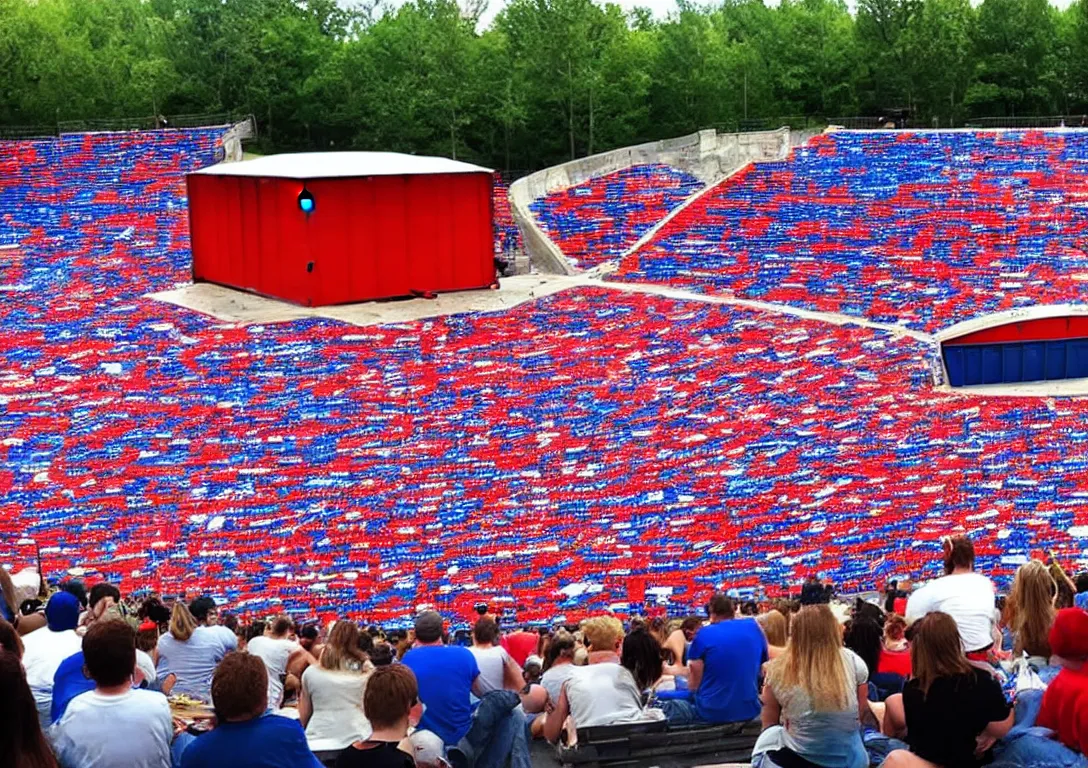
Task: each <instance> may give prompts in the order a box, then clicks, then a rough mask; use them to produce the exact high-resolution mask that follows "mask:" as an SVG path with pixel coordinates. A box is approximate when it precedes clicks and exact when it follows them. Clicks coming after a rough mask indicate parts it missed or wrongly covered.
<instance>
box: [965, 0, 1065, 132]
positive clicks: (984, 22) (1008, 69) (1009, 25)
mask: <svg viewBox="0 0 1088 768" xmlns="http://www.w3.org/2000/svg"><path fill="white" fill-rule="evenodd" d="M1056 18H1057V11H1056V10H1055V9H1054V8H1053V7H1052V6H1051V5H1050V4H1049V3H1048V2H1047V0H984V2H983V3H982V5H981V6H980V7H979V10H978V23H977V24H976V26H975V30H974V31H975V34H974V40H975V51H976V53H977V56H978V64H977V67H976V82H975V83H973V84H972V85H971V87H970V88H969V89H968V91H967V96H966V98H965V103H966V104H967V106H968V107H969V108H970V109H971V110H972V111H973V113H974V114H991V115H993V114H997V115H1008V116H1017V115H1031V114H1052V113H1053V112H1054V110H1055V109H1056V107H1057V104H1058V102H1059V100H1060V97H1061V92H1062V85H1061V82H1060V79H1059V74H1058V35H1057V25H1056Z"/></svg>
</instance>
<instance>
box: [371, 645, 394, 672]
mask: <svg viewBox="0 0 1088 768" xmlns="http://www.w3.org/2000/svg"><path fill="white" fill-rule="evenodd" d="M393 657H394V651H393V646H391V645H390V644H389V643H386V642H381V643H377V644H375V646H374V650H372V651H371V652H370V663H371V664H373V665H374V666H375V667H385V666H388V665H390V664H392V663H393Z"/></svg>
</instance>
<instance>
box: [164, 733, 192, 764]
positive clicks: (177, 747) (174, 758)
mask: <svg viewBox="0 0 1088 768" xmlns="http://www.w3.org/2000/svg"><path fill="white" fill-rule="evenodd" d="M194 741H196V736H194V735H193V734H191V733H189V732H188V731H182V732H181V733H179V734H178V735H177V736H175V737H174V743H173V744H171V745H170V762H171V763H172V765H173V768H178V766H180V765H181V753H182V752H184V751H185V748H186V747H187V746H189V745H190V744H192V743H193V742H194Z"/></svg>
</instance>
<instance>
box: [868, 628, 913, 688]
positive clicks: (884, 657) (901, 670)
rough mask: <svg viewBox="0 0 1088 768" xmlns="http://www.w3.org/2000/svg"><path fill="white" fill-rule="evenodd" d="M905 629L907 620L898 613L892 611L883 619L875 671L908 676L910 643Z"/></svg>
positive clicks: (903, 676)
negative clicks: (881, 639) (882, 634)
mask: <svg viewBox="0 0 1088 768" xmlns="http://www.w3.org/2000/svg"><path fill="white" fill-rule="evenodd" d="M906 631H907V622H906V621H905V620H904V619H903V617H902V616H900V615H898V614H895V613H893V614H891V615H889V616H888V618H887V619H886V620H885V621H884V639H883V641H882V642H881V648H880V659H879V660H878V661H877V665H876V671H877V673H879V674H882V675H883V674H892V675H899V676H900V677H902V678H903V679H906V678H908V677H910V644H909V643H908V642H907V638H906Z"/></svg>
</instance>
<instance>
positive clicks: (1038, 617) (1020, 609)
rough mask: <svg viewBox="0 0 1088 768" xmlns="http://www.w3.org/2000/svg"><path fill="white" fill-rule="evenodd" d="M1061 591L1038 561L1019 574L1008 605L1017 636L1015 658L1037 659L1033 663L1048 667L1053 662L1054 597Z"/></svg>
mask: <svg viewBox="0 0 1088 768" xmlns="http://www.w3.org/2000/svg"><path fill="white" fill-rule="evenodd" d="M1057 591H1058V587H1057V584H1055V583H1054V577H1053V576H1051V575H1050V571H1049V570H1048V569H1047V567H1046V566H1045V565H1043V564H1042V563H1041V562H1039V561H1038V560H1031V561H1029V562H1026V563H1024V564H1023V565H1021V566H1020V568H1019V569H1017V571H1016V578H1015V579H1014V580H1013V583H1012V591H1011V592H1010V593H1009V600H1008V602H1007V603H1006V608H1007V610H1008V622H1009V628H1010V629H1011V630H1012V636H1013V649H1012V650H1013V654H1014V655H1015V656H1016V657H1019V656H1020V654H1021V653H1026V654H1027V655H1028V656H1031V657H1036V658H1033V659H1032V661H1033V662H1034V663H1036V664H1037V665H1038V666H1046V665H1047V663H1048V662H1049V659H1050V642H1049V640H1048V636H1049V635H1050V628H1051V627H1052V626H1053V625H1054V616H1055V611H1054V596H1055V595H1056V594H1057Z"/></svg>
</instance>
